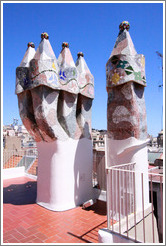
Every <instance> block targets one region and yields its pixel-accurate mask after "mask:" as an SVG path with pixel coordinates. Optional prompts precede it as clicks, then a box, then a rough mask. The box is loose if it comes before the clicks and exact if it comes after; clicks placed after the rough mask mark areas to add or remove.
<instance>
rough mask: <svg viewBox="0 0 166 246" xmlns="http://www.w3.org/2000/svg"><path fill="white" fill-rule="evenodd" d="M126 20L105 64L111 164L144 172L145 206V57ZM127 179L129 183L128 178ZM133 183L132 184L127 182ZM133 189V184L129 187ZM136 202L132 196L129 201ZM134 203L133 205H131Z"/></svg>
mask: <svg viewBox="0 0 166 246" xmlns="http://www.w3.org/2000/svg"><path fill="white" fill-rule="evenodd" d="M129 28H130V25H129V22H127V21H123V22H122V23H121V24H120V26H119V29H120V30H119V34H118V37H117V40H116V43H115V46H114V48H113V50H112V53H111V55H110V57H109V60H108V62H107V64H106V79H107V93H108V101H107V131H108V164H109V165H110V166H114V165H120V164H127V163H134V164H133V165H131V167H132V168H131V167H130V170H135V171H136V172H143V173H145V175H144V197H145V206H146V205H148V204H149V187H148V175H146V173H148V157H147V142H148V140H147V122H146V107H145V99H144V88H145V86H146V79H145V57H144V55H140V54H137V52H136V50H135V48H134V44H133V42H132V40H131V37H130V34H129ZM128 182H130V181H129V180H128ZM128 185H129V186H130V183H128ZM140 187H141V179H140V177H136V208H137V210H139V209H140V210H141V208H142V197H141V194H142V193H141V192H142V191H141V190H140V189H141V188H140ZM129 189H130V187H129ZM130 202H131V203H132V204H133V199H131V200H130ZM129 205H131V204H129Z"/></svg>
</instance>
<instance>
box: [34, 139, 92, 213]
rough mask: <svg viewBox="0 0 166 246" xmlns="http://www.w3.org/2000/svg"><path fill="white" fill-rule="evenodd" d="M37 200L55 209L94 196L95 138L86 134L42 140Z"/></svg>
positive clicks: (38, 146)
mask: <svg viewBox="0 0 166 246" xmlns="http://www.w3.org/2000/svg"><path fill="white" fill-rule="evenodd" d="M37 148H38V178H37V203H38V204H39V205H41V206H43V207H45V208H47V209H50V210H53V211H64V210H68V209H71V208H74V207H76V206H78V205H81V204H82V203H84V202H86V201H87V200H89V199H91V198H92V193H93V189H92V158H93V156H92V141H91V140H89V139H86V138H83V139H79V140H74V139H71V138H70V139H68V140H67V141H60V140H56V141H54V142H51V143H45V142H39V143H37Z"/></svg>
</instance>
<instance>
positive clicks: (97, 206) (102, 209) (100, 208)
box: [86, 200, 107, 215]
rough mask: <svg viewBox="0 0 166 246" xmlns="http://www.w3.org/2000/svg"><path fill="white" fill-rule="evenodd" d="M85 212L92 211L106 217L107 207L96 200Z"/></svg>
mask: <svg viewBox="0 0 166 246" xmlns="http://www.w3.org/2000/svg"><path fill="white" fill-rule="evenodd" d="M86 210H87V211H90V210H92V211H93V212H94V213H96V214H99V215H107V205H106V202H104V201H101V200H97V202H96V203H94V204H93V205H92V206H90V207H87V208H86Z"/></svg>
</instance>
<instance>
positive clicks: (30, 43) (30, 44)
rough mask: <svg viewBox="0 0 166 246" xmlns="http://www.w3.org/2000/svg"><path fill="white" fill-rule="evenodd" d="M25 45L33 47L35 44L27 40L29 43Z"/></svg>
mask: <svg viewBox="0 0 166 246" xmlns="http://www.w3.org/2000/svg"><path fill="white" fill-rule="evenodd" d="M27 46H28V48H29V47H32V48H35V45H34V43H33V42H29V43H28V44H27Z"/></svg>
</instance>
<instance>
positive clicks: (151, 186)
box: [150, 174, 154, 243]
mask: <svg viewBox="0 0 166 246" xmlns="http://www.w3.org/2000/svg"><path fill="white" fill-rule="evenodd" d="M150 177H151V178H150V188H151V203H152V233H153V243H154V217H153V185H152V174H151V175H150Z"/></svg>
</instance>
